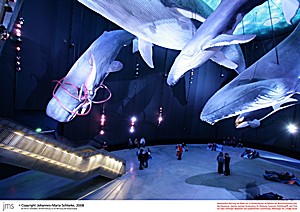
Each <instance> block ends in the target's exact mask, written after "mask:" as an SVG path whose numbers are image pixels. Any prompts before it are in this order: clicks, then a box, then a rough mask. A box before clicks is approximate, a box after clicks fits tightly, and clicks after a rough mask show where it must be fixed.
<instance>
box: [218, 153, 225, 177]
mask: <svg viewBox="0 0 300 212" xmlns="http://www.w3.org/2000/svg"><path fill="white" fill-rule="evenodd" d="M217 161H218V173H219V174H223V167H224V156H223V152H220V153H219V155H218V156H217Z"/></svg>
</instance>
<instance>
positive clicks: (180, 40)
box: [78, 0, 245, 72]
mask: <svg viewBox="0 0 300 212" xmlns="http://www.w3.org/2000/svg"><path fill="white" fill-rule="evenodd" d="M78 1H79V2H80V3H82V4H83V5H85V6H87V7H88V8H90V9H91V10H93V11H95V12H97V13H99V14H100V15H102V16H103V17H105V18H106V19H108V20H110V21H112V22H114V23H115V24H117V25H118V26H120V27H121V28H123V29H125V30H126V31H128V32H130V33H132V34H134V35H135V36H136V37H137V38H138V50H139V52H140V54H141V56H142V57H143V59H144V60H145V62H146V63H147V64H148V65H149V66H150V67H152V68H153V67H154V65H153V61H152V46H153V44H155V45H158V46H161V47H164V48H168V49H174V50H182V49H183V47H184V46H185V45H186V44H187V43H188V41H189V40H190V39H191V38H192V37H193V35H194V33H195V32H196V30H197V29H196V28H195V26H194V24H193V23H192V21H191V18H193V19H197V20H198V21H201V22H203V21H204V20H205V19H206V18H207V17H208V16H209V15H210V14H211V13H212V12H213V10H212V9H211V8H210V7H209V6H207V5H206V4H205V3H204V2H203V1H202V0H193V1H179V0H78ZM188 3H190V4H191V5H193V7H194V8H193V10H192V9H191V5H189V6H188V5H187V4H188ZM194 10H195V11H194ZM224 55H225V56H224ZM206 59H207V60H208V59H212V60H213V61H214V62H217V63H220V64H221V65H222V64H228V65H227V67H230V68H232V69H235V70H236V71H237V72H241V71H243V70H244V69H245V62H244V58H243V54H242V51H241V49H240V47H239V46H238V45H232V46H228V47H227V49H224V52H223V53H222V52H220V54H216V55H214V58H210V57H206Z"/></svg>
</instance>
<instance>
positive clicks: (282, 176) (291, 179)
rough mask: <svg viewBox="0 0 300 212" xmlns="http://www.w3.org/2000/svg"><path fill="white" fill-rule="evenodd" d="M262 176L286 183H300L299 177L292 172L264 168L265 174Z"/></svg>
mask: <svg viewBox="0 0 300 212" xmlns="http://www.w3.org/2000/svg"><path fill="white" fill-rule="evenodd" d="M263 176H264V178H265V179H267V180H271V181H276V182H281V183H288V184H294V183H297V184H298V185H300V181H299V179H298V178H297V177H296V176H295V175H294V174H293V173H292V172H276V171H267V170H265V174H264V175H263Z"/></svg>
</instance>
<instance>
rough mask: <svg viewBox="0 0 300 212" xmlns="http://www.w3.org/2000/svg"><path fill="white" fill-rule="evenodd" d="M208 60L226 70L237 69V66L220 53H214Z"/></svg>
mask: <svg viewBox="0 0 300 212" xmlns="http://www.w3.org/2000/svg"><path fill="white" fill-rule="evenodd" d="M210 59H211V60H212V61H214V62H215V63H218V64H219V65H222V66H224V67H226V68H230V69H236V68H237V67H238V65H237V64H235V63H234V62H232V61H231V60H229V59H228V58H227V57H225V55H224V54H223V52H221V51H218V52H217V53H215V54H214V56H212V57H211V58H210Z"/></svg>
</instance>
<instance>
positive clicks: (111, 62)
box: [46, 30, 135, 122]
mask: <svg viewBox="0 0 300 212" xmlns="http://www.w3.org/2000/svg"><path fill="white" fill-rule="evenodd" d="M134 38H135V36H134V35H132V34H130V33H129V32H127V31H125V30H115V31H110V32H104V33H103V34H102V35H101V36H100V37H99V38H98V39H96V40H95V41H94V42H93V43H92V44H91V46H90V47H89V48H88V49H87V50H86V51H85V52H84V54H83V55H82V56H81V57H80V58H79V59H78V60H77V61H76V62H75V63H74V65H73V66H72V68H71V70H70V71H69V72H68V74H67V75H66V77H64V78H63V79H62V80H60V81H58V83H57V85H56V87H55V89H54V91H53V98H52V99H51V100H50V102H49V103H48V105H47V109H46V114H47V115H48V116H49V117H51V118H53V119H55V120H57V121H59V122H69V121H71V120H72V119H73V118H74V117H75V116H76V115H86V114H87V113H88V112H89V111H90V110H91V107H92V103H103V102H104V101H99V102H95V101H94V100H93V99H94V97H95V95H96V92H97V90H98V89H99V88H100V87H103V88H106V86H105V85H103V81H104V79H105V78H106V77H107V76H108V74H109V73H111V72H116V71H120V70H121V69H122V68H123V64H122V63H121V62H119V61H115V59H116V57H117V56H118V54H119V51H120V50H121V48H122V47H123V46H124V45H128V44H129V43H130V42H132V40H133V39H134ZM57 88H58V89H57ZM108 91H109V90H108Z"/></svg>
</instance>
